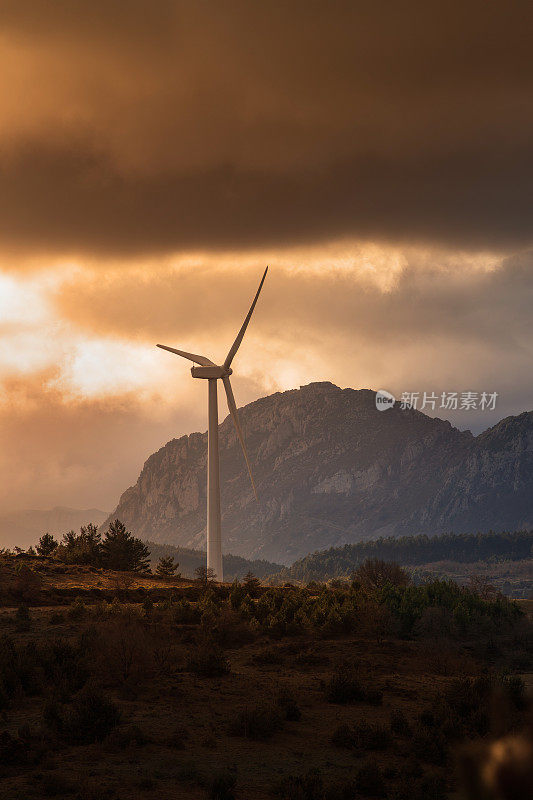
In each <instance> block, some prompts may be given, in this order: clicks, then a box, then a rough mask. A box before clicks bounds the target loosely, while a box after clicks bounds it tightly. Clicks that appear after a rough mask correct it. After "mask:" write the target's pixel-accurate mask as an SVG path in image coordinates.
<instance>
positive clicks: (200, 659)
mask: <svg viewBox="0 0 533 800" xmlns="http://www.w3.org/2000/svg"><path fill="white" fill-rule="evenodd" d="M187 669H188V670H189V671H190V672H194V674H195V675H198V676H199V677H201V678H219V677H221V676H222V675H227V674H228V673H229V672H230V664H229V661H228V659H227V658H226V655H225V653H224V651H223V650H222V648H221V647H219V646H218V645H216V644H214V643H209V642H208V643H205V644H201V645H199V646H198V647H197V648H196V650H195V651H194V652H192V653H190V654H189V657H188V659H187Z"/></svg>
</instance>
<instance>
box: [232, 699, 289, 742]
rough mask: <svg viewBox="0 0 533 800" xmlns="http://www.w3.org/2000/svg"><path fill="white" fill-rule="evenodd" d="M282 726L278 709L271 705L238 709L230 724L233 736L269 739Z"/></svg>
mask: <svg viewBox="0 0 533 800" xmlns="http://www.w3.org/2000/svg"><path fill="white" fill-rule="evenodd" d="M282 726H283V719H282V716H281V714H280V712H279V710H278V709H277V708H275V707H273V706H256V707H255V708H245V709H243V710H242V711H240V712H239V713H238V714H237V716H236V718H235V719H234V720H233V722H232V723H231V725H230V729H229V730H230V733H231V734H232V735H233V736H244V738H245V739H269V738H270V737H271V736H273V735H274V734H275V733H276V731H278V730H279V729H280V728H281V727H282Z"/></svg>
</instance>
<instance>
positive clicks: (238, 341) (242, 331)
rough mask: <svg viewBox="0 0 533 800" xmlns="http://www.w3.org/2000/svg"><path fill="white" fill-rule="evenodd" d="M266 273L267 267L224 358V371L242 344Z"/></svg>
mask: <svg viewBox="0 0 533 800" xmlns="http://www.w3.org/2000/svg"><path fill="white" fill-rule="evenodd" d="M267 272H268V267H267V268H266V270H265V271H264V273H263V277H262V278H261V283H260V284H259V289H258V290H257V292H256V295H255V297H254V300H253V303H252V305H251V306H250V310H249V312H248V313H247V315H246V319H245V320H244V322H243V324H242V328H241V329H240V331H239V333H238V334H237V338H236V339H235V341H234V342H233V344H232V345H231V350H230V351H229V353H228V355H227V356H226V360H225V361H224V368H225V369H228V367H229V366H230V364H231V362H232V361H233V359H234V357H235V353H236V352H237V350H238V349H239V346H240V344H241V342H242V338H243V336H244V334H245V333H246V328H247V327H248V323H249V322H250V317H251V316H252V314H253V313H254V308H255V304H256V303H257V298H258V297H259V292H260V291H261V289H262V288H263V284H264V282H265V278H266V274H267Z"/></svg>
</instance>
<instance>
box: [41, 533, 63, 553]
mask: <svg viewBox="0 0 533 800" xmlns="http://www.w3.org/2000/svg"><path fill="white" fill-rule="evenodd" d="M57 545H58V543H57V542H56V540H55V539H54V537H53V536H52V534H51V533H43V535H42V536H41V538H40V539H39V544H38V545H37V552H38V553H39V555H40V556H51V555H52V553H53V552H54V550H55V549H56V547H57Z"/></svg>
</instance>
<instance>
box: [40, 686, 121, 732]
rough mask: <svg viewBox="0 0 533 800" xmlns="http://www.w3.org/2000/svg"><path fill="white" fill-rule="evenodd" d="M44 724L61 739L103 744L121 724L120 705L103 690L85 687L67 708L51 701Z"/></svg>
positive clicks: (47, 707)
mask: <svg viewBox="0 0 533 800" xmlns="http://www.w3.org/2000/svg"><path fill="white" fill-rule="evenodd" d="M44 718H45V722H46V724H47V725H48V727H49V728H51V729H52V730H53V731H54V732H55V733H56V734H57V735H58V736H61V737H62V738H63V739H64V740H65V741H68V742H72V743H74V744H92V743H93V742H101V741H102V740H103V739H105V737H106V736H108V734H109V733H111V731H112V730H113V729H114V728H116V727H117V725H118V724H119V722H120V712H119V710H118V708H117V706H116V705H115V704H114V703H113V702H112V701H111V700H110V699H109V698H108V697H107V696H106V695H105V694H103V693H102V692H101V691H99V690H98V689H96V688H95V687H93V686H86V687H85V688H84V689H82V690H81V691H80V692H78V694H77V695H76V696H75V698H74V699H73V701H72V703H71V704H69V705H68V706H65V705H64V704H61V703H58V702H57V701H51V702H49V703H48V704H47V706H46V708H45V714H44Z"/></svg>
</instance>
